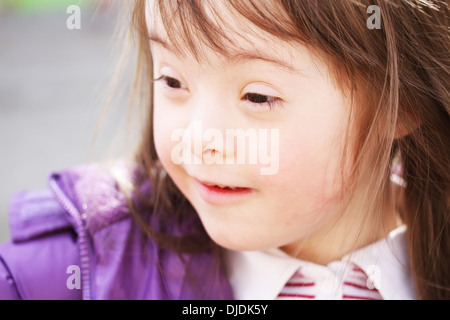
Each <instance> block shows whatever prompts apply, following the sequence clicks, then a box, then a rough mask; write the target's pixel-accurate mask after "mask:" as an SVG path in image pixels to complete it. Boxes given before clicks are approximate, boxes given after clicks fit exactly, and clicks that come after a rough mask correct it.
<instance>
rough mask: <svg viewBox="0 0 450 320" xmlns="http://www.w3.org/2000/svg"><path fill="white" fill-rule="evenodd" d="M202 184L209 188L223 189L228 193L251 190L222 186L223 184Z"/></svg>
mask: <svg viewBox="0 0 450 320" xmlns="http://www.w3.org/2000/svg"><path fill="white" fill-rule="evenodd" d="M201 183H202V184H203V185H205V186H206V187H208V188H217V189H221V190H223V191H227V190H230V191H242V190H246V189H249V188H242V187H234V186H227V185H222V184H214V183H206V182H201ZM219 191H220V190H219Z"/></svg>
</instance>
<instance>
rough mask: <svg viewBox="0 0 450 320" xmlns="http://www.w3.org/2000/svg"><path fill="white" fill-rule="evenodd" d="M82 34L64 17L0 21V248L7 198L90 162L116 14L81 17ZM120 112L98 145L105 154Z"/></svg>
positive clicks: (87, 13) (108, 70) (0, 17)
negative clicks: (57, 174)
mask: <svg viewBox="0 0 450 320" xmlns="http://www.w3.org/2000/svg"><path fill="white" fill-rule="evenodd" d="M81 17H82V19H81V30H69V29H68V28H67V27H66V19H67V18H68V14H66V12H65V11H62V12H55V13H52V14H48V13H46V14H37V15H27V16H23V15H17V14H3V15H0V179H1V180H0V181H1V182H0V242H3V241H5V240H7V239H9V237H10V233H9V229H8V218H7V212H8V202H9V199H10V197H11V196H12V194H13V193H14V192H17V191H20V190H27V189H38V188H45V187H46V186H47V176H48V174H49V173H50V172H52V171H55V170H61V169H65V168H67V167H70V166H73V165H78V164H82V163H85V162H87V161H91V160H92V158H90V157H89V152H88V151H89V147H90V143H91V141H92V139H93V135H94V132H95V128H96V125H97V120H98V117H99V116H100V112H101V107H102V98H103V96H104V93H105V91H106V90H105V89H106V85H107V84H108V80H109V78H110V76H111V75H112V73H113V69H114V67H115V66H114V59H113V58H112V55H111V49H112V45H113V41H112V40H113V37H112V36H113V30H114V27H115V26H114V23H115V16H114V15H112V12H103V13H101V12H96V13H95V14H94V12H92V11H87V10H84V11H82V16H81ZM121 116H122V115H121V114H120V112H116V114H115V115H114V114H113V116H112V118H111V119H109V120H108V122H107V124H106V127H105V128H104V130H103V131H102V135H101V137H100V139H99V143H98V144H97V150H98V154H103V153H104V151H105V150H106V149H107V147H108V146H109V143H110V139H112V136H113V134H114V133H115V131H116V127H117V125H118V121H119V119H120V117H121Z"/></svg>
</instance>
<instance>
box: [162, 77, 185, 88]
mask: <svg viewBox="0 0 450 320" xmlns="http://www.w3.org/2000/svg"><path fill="white" fill-rule="evenodd" d="M157 81H162V82H163V83H164V85H165V86H166V87H168V88H170V89H186V86H185V85H184V84H183V83H182V82H181V81H180V80H177V79H175V78H172V77H169V76H164V75H163V76H161V77H159V78H158V79H155V80H154V82H157Z"/></svg>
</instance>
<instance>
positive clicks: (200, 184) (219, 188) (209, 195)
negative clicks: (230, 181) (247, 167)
mask: <svg viewBox="0 0 450 320" xmlns="http://www.w3.org/2000/svg"><path fill="white" fill-rule="evenodd" d="M195 181H196V185H197V189H198V191H199V193H200V196H201V197H202V198H203V200H205V201H206V202H208V203H211V204H229V203H231V202H233V201H239V200H242V199H243V198H244V197H245V196H248V195H250V194H251V193H253V192H254V189H252V188H247V187H241V186H236V185H227V184H221V183H214V182H210V181H201V180H197V179H195Z"/></svg>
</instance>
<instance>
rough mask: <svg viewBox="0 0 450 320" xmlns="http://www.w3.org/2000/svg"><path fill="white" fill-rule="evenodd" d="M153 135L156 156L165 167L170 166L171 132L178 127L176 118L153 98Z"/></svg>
mask: <svg viewBox="0 0 450 320" xmlns="http://www.w3.org/2000/svg"><path fill="white" fill-rule="evenodd" d="M153 119H154V120H153V137H154V143H155V148H156V153H157V154H158V158H159V159H160V161H161V163H162V164H163V166H164V167H165V168H166V169H169V168H170V167H171V164H172V161H171V150H172V148H173V144H174V142H172V141H171V137H172V133H173V132H174V130H175V129H176V128H177V127H179V126H178V124H177V121H176V118H174V117H172V115H171V114H170V113H169V112H167V111H166V110H164V108H161V107H158V103H157V100H156V99H155V106H154V114H153Z"/></svg>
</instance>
